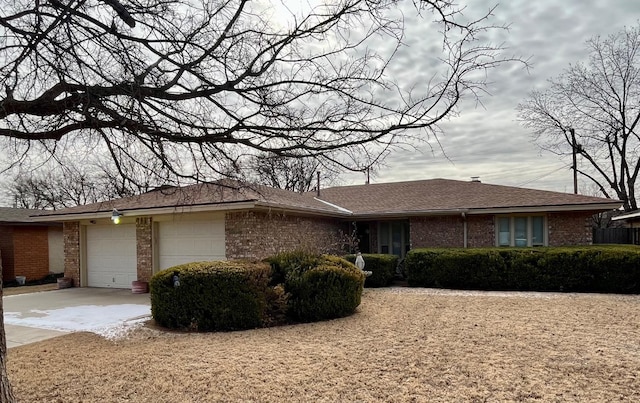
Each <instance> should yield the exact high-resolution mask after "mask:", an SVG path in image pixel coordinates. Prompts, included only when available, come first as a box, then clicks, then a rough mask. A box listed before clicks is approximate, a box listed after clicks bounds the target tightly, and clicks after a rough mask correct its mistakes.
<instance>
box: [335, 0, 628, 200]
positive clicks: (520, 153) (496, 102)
mask: <svg viewBox="0 0 640 403" xmlns="http://www.w3.org/2000/svg"><path fill="white" fill-rule="evenodd" d="M463 3H464V2H463ZM467 3H468V4H469V5H468V7H467V9H466V10H465V15H466V16H474V15H480V14H482V13H485V12H486V10H487V9H488V7H489V6H490V4H492V3H490V2H485V1H471V0H469V1H467ZM639 21H640V1H637V0H609V1H606V2H605V1H596V0H565V1H562V2H559V1H555V0H538V1H525V0H510V1H504V2H502V3H500V4H499V5H498V8H497V9H496V10H495V12H494V20H493V22H494V23H496V24H498V25H500V24H509V25H510V30H509V31H508V32H503V33H502V34H501V37H496V38H495V39H494V42H496V43H501V42H504V44H505V46H507V47H509V50H508V54H513V55H515V56H521V57H523V58H529V57H530V63H531V64H532V68H531V69H529V71H527V70H525V69H522V68H521V66H519V65H515V64H513V65H509V66H505V67H502V68H499V69H498V70H494V71H492V72H491V73H490V76H489V80H490V81H491V82H492V84H491V85H490V86H489V91H490V92H491V96H485V97H483V99H482V102H483V106H477V107H476V105H475V104H470V105H465V106H464V108H463V110H462V111H461V115H460V116H459V117H456V118H453V119H452V120H451V121H449V122H447V123H446V124H445V125H443V129H444V131H445V133H444V134H443V135H441V136H440V137H439V141H440V143H441V144H442V146H443V149H444V151H445V153H446V154H447V156H448V157H449V160H447V158H445V157H444V156H443V153H442V152H441V151H440V150H439V147H438V146H437V144H436V143H435V142H434V141H431V142H430V143H431V144H432V145H433V147H429V146H428V145H421V146H420V150H419V151H396V152H394V153H393V154H391V155H390V156H389V157H388V158H387V159H386V166H385V167H382V168H381V169H380V170H379V172H378V174H377V175H376V177H375V178H374V180H373V182H390V181H399V180H413V179H427V178H449V179H459V180H469V178H470V177H471V176H479V177H480V179H481V180H482V181H483V182H486V183H495V184H502V185H514V186H524V187H531V188H537V189H546V190H556V191H566V192H572V191H573V176H572V171H571V169H570V168H569V167H570V163H571V161H570V159H567V160H561V159H559V158H558V157H557V156H553V155H549V154H547V153H541V152H540V150H539V149H538V148H537V146H536V145H535V144H533V143H532V139H533V138H532V134H531V133H530V132H528V131H527V130H526V129H524V128H523V127H522V126H521V125H520V124H519V123H518V122H517V121H516V112H515V107H516V106H517V104H518V103H519V102H522V101H523V100H524V99H525V98H526V97H527V94H528V93H529V92H530V91H531V90H532V89H536V88H539V89H542V88H545V85H546V80H548V79H549V78H553V77H556V76H558V75H559V74H561V73H562V71H563V69H565V68H566V67H568V66H569V64H570V63H575V62H577V61H586V60H587V52H586V50H585V45H584V43H585V41H586V40H587V39H589V38H591V37H593V36H595V35H601V36H608V35H610V34H613V33H616V32H618V31H620V30H621V29H623V28H624V27H625V26H627V27H631V26H636V25H637V24H638V23H639ZM414 29H418V30H419V27H418V28H415V27H414ZM343 180H344V181H345V182H346V183H345V184H360V183H363V181H364V178H363V177H362V175H353V176H348V177H346V176H345V177H344V178H343ZM586 183H587V182H586V181H585V182H582V183H581V184H580V186H579V187H580V192H581V193H586V194H589V193H591V192H593V191H592V190H589V186H587V184H586Z"/></svg>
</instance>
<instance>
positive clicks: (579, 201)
mask: <svg viewBox="0 0 640 403" xmlns="http://www.w3.org/2000/svg"><path fill="white" fill-rule="evenodd" d="M320 198H321V199H323V200H326V201H328V202H331V203H333V204H337V205H339V206H341V207H344V208H346V209H348V210H351V211H352V212H353V213H354V214H367V215H369V214H371V215H376V214H392V213H421V212H432V213H437V212H446V211H456V210H463V211H464V210H474V209H483V210H486V209H500V208H520V207H522V208H525V207H526V208H530V207H548V208H550V209H553V208H558V207H568V206H575V207H585V208H587V207H588V206H590V205H594V206H595V205H600V206H601V205H602V204H611V207H610V208H612V209H613V208H616V207H617V206H619V205H620V204H621V203H620V202H619V201H617V200H611V199H604V198H600V197H591V196H583V195H574V194H567V193H560V192H550V191H546V190H536V189H525V188H518V187H512V186H501V185H491V184H486V183H481V182H473V181H472V182H463V181H456V180H448V179H429V180H419V181H411V182H393V183H379V184H369V185H358V186H341V187H333V188H327V189H323V190H322V191H321V194H320ZM600 208H601V207H600Z"/></svg>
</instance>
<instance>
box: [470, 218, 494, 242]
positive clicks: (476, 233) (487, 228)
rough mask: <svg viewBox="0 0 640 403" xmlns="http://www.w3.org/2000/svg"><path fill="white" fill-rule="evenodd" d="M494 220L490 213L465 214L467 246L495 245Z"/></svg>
mask: <svg viewBox="0 0 640 403" xmlns="http://www.w3.org/2000/svg"><path fill="white" fill-rule="evenodd" d="M495 244H496V234H495V221H494V217H493V216H492V215H468V216H467V247H469V248H486V247H491V246H495Z"/></svg>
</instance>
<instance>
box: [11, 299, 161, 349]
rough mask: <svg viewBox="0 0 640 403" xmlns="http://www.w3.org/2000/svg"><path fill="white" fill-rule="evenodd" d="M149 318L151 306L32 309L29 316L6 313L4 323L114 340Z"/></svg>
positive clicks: (88, 306)
mask: <svg viewBox="0 0 640 403" xmlns="http://www.w3.org/2000/svg"><path fill="white" fill-rule="evenodd" d="M150 315H151V308H150V307H149V305H136V304H118V305H106V306H105V305H81V306H73V307H67V308H61V309H51V310H40V309H32V310H30V311H29V312H27V313H20V312H5V313H4V323H5V324H9V325H17V326H27V327H35V328H40V329H51V330H60V331H63V332H92V333H96V334H99V335H101V336H103V337H105V338H107V339H110V340H115V339H119V338H123V337H126V335H127V334H128V333H129V332H130V331H131V330H133V329H135V328H136V327H139V326H142V323H144V322H145V321H146V320H148V319H149V318H150Z"/></svg>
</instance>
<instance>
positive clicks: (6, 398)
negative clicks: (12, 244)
mask: <svg viewBox="0 0 640 403" xmlns="http://www.w3.org/2000/svg"><path fill="white" fill-rule="evenodd" d="M15 401H16V398H15V397H14V396H13V391H12V390H11V383H10V382H9V374H8V373H7V337H6V335H5V334H4V310H3V309H2V255H1V254H0V402H2V403H13V402H15Z"/></svg>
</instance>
